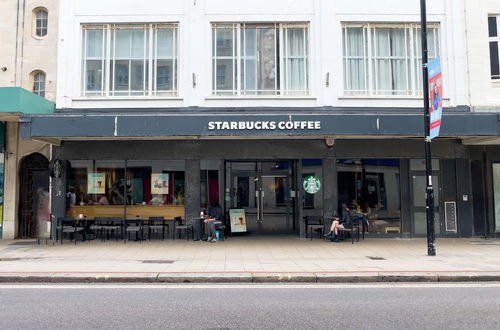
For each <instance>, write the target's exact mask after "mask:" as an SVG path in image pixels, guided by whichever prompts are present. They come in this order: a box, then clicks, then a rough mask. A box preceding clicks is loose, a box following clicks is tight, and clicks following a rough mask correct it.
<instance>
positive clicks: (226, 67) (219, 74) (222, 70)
mask: <svg viewBox="0 0 500 330" xmlns="http://www.w3.org/2000/svg"><path fill="white" fill-rule="evenodd" d="M216 89H217V90H233V89H235V88H234V86H233V60H230V59H229V60H217V68H216Z"/></svg>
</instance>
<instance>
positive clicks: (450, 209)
mask: <svg viewBox="0 0 500 330" xmlns="http://www.w3.org/2000/svg"><path fill="white" fill-rule="evenodd" d="M174 117H175V115H174ZM176 117H178V118H177V119H178V120H177V119H175V120H173V119H172V118H171V117H169V116H160V117H157V116H153V115H151V116H143V117H134V116H123V117H118V119H116V118H117V117H115V116H111V115H106V116H100V115H96V116H83V115H82V116H80V117H78V116H76V118H78V119H75V116H74V115H73V116H66V115H65V114H59V116H57V117H55V118H54V117H49V116H45V117H41V116H33V117H30V120H29V121H26V122H25V123H24V127H23V135H24V136H25V137H37V138H38V139H43V140H46V141H55V142H56V143H58V142H60V146H55V147H54V148H53V159H60V160H67V161H68V164H69V165H70V166H69V167H68V168H67V170H66V171H63V174H62V176H61V178H54V179H53V180H52V185H53V189H52V191H53V196H52V197H53V213H54V214H56V215H59V216H61V215H64V214H66V213H67V212H68V208H69V207H71V206H72V205H68V200H67V198H66V196H67V192H68V191H71V190H73V192H74V193H75V195H77V198H76V200H75V206H77V207H78V206H86V205H87V202H88V201H89V200H90V199H92V200H94V202H97V201H98V198H100V196H99V195H105V196H106V197H107V199H108V202H109V204H110V207H114V208H118V209H120V210H122V212H123V214H126V216H132V215H135V213H137V212H140V211H139V210H140V208H141V207H142V209H143V210H145V209H146V208H148V209H152V207H153V206H169V207H170V208H171V209H176V212H179V211H181V212H182V214H183V215H184V216H185V217H186V218H187V219H190V218H196V217H197V216H199V213H200V211H201V210H206V209H207V208H208V206H209V203H210V202H213V201H218V202H219V203H220V204H221V206H222V207H223V208H224V209H225V210H226V211H227V210H228V209H229V208H243V209H245V212H246V215H247V220H248V229H249V231H251V233H252V234H257V235H266V234H272V235H277V234H292V235H300V236H301V237H303V236H305V228H304V222H303V219H304V216H307V215H321V216H324V217H329V216H331V215H332V214H333V213H334V212H338V210H339V206H340V205H341V203H346V204H348V205H350V206H355V204H358V206H361V205H364V206H365V207H368V208H369V209H370V211H369V212H370V214H369V219H370V228H369V230H370V235H371V236H374V237H391V236H392V237H400V236H401V237H416V236H425V200H424V196H423V191H424V184H425V177H424V164H423V161H422V158H423V143H422V139H421V138H415V137H408V136H407V137H405V136H401V135H403V133H402V132H403V131H407V132H408V131H410V132H411V133H406V135H408V134H411V135H412V136H414V135H416V134H419V133H420V132H419V128H418V127H417V129H415V128H414V127H413V126H414V125H416V123H417V122H420V121H419V120H420V119H421V117H420V116H418V115H414V116H413V115H412V116H401V117H404V118H400V119H399V120H396V119H395V118H394V116H387V117H384V116H382V115H381V116H378V117H379V118H378V119H377V118H372V117H371V116H354V117H352V116H351V118H350V123H349V124H348V122H349V120H348V121H347V122H346V121H344V122H343V121H342V120H345V118H344V117H346V116H339V117H335V116H329V115H321V116H319V115H318V116H312V115H311V116H305V115H304V116H303V117H308V119H310V118H313V119H314V120H305V119H304V120H302V118H301V117H300V116H299V115H294V119H295V121H292V120H291V117H290V116H284V115H282V116H278V115H276V116H264V115H260V116H256V118H258V121H259V122H261V123H260V124H259V126H258V127H257V129H258V132H256V131H255V129H256V127H255V121H253V123H254V124H253V125H254V126H253V127H244V128H243V130H239V129H238V127H237V126H236V130H233V129H234V127H232V126H231V125H232V124H231V122H232V121H233V120H234V118H233V117H235V118H238V116H234V115H232V116H221V117H223V118H225V119H227V123H228V124H227V127H224V122H225V121H223V120H221V121H220V123H221V124H213V125H210V121H211V120H212V118H213V117H212V116H209V115H199V116H192V117H189V116H187V117H186V116H180V115H177V116H176ZM275 117H276V118H275ZM331 117H335V118H333V119H332V118H331ZM347 117H348V116H347ZM355 117H362V118H357V119H356V118H355ZM166 118H167V119H170V120H167V119H166ZM262 118H265V119H266V120H265V122H271V121H275V122H276V123H278V124H279V123H281V122H284V124H283V129H282V131H278V132H276V131H272V130H271V127H270V125H269V124H266V125H264V123H263V122H264V121H263V120H262ZM297 118H299V121H297ZM341 119H342V120H341ZM138 120H140V121H141V123H142V124H141V125H138V124H137V122H138ZM245 120H248V118H247V116H245ZM300 120H302V121H300ZM134 121H135V122H134ZM236 121H238V119H236ZM240 121H241V120H240ZM286 122H290V123H291V124H286ZM296 122H298V124H297V127H294V126H293V125H294V123H296ZM303 122H304V124H303V125H302V123H303ZM317 122H319V123H320V124H316V123H317ZM449 122H450V123H451V122H453V120H450V121H449ZM117 123H118V124H117ZM247 123H251V122H247ZM384 123H386V124H387V125H385V124H384ZM398 123H399V124H398ZM278 124H277V125H278ZM389 124H390V125H389ZM217 125H218V126H217ZM286 125H288V128H287V126H286ZM301 125H302V126H304V127H301ZM316 125H318V126H316ZM412 125H413V126H412ZM139 126H140V128H138V127H139ZM354 126H355V127H354ZM389 126H390V128H388V127H389ZM417 126H418V125H417ZM54 127H55V128H56V129H55V131H54V129H49V128H54ZM179 127H180V128H179ZM410 127H413V128H412V129H413V131H415V132H413V131H411V130H410ZM134 128H135V129H134ZM217 128H219V129H220V130H222V131H217ZM264 128H265V129H264ZM141 130H142V131H141ZM359 130H362V131H363V132H366V133H367V134H365V137H364V138H363V135H359V132H358V131H359ZM146 131H147V132H146ZM376 131H378V132H379V134H374V133H375V132H376ZM48 132H50V134H51V135H48ZM332 132H339V133H341V134H338V135H336V136H335V141H334V143H333V145H332V143H330V142H331V141H327V140H329V139H331V138H332V137H333V134H332ZM355 132H358V134H357V135H355V134H354V133H355ZM452 133H453V132H452ZM452 133H450V135H451V134H452ZM453 134H456V133H453ZM396 135H398V136H396ZM368 136H369V138H368ZM113 140H114V141H113ZM473 148H474V147H470V146H465V145H463V144H462V143H461V141H460V140H459V139H456V138H446V139H438V140H436V141H435V142H433V158H434V160H433V181H434V186H435V191H436V198H435V213H436V219H438V220H439V221H436V233H437V235H438V236H441V237H470V236H473V235H477V228H476V227H477V223H476V220H475V219H474V217H473V214H474V210H473V201H474V200H473V190H472V189H473V188H474V186H473V185H472V184H471V181H472V180H471V161H470V153H471V150H473ZM83 151H84V152H83ZM89 173H93V174H95V173H101V174H99V175H102V181H103V182H102V185H103V186H102V191H93V194H87V195H86V196H82V197H81V200H80V197H79V196H80V195H81V193H82V192H87V193H88V192H89V184H90V182H89V180H90V179H89ZM311 175H312V176H315V177H317V178H319V180H320V182H321V188H320V190H319V191H318V192H317V193H315V194H309V193H307V192H306V191H305V190H304V188H303V181H304V179H305V178H306V177H308V176H311ZM158 178H160V180H159V181H160V182H161V181H165V183H163V185H164V186H167V187H168V188H162V189H166V190H165V191H164V192H163V194H162V193H161V192H160V193H158V192H156V193H154V191H153V190H154V189H156V188H154V187H153V186H154V184H153V185H152V182H153V181H154V180H158ZM158 189H160V188H158ZM111 191H118V192H121V193H120V194H117V195H116V194H115V195H112V193H111ZM155 195H159V196H155ZM120 196H121V198H120ZM156 197H158V198H156ZM84 199H85V200H84ZM82 202H83V204H84V205H80V203H82ZM150 206H151V207H150ZM475 230H476V231H475Z"/></svg>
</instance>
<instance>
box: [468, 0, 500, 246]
mask: <svg viewBox="0 0 500 330" xmlns="http://www.w3.org/2000/svg"><path fill="white" fill-rule="evenodd" d="M465 6H466V7H465V8H466V11H465V12H466V31H467V33H466V40H467V72H468V85H469V88H468V90H469V97H470V106H471V111H473V112H475V113H478V114H486V113H489V114H498V113H499V111H500V95H499V93H498V92H499V90H500V89H499V88H500V84H499V83H500V81H499V77H500V76H499V74H500V71H499V53H498V40H499V39H498V27H499V24H498V22H499V21H498V17H499V13H500V3H499V2H498V1H477V2H474V1H469V0H466V1H465ZM487 63H489V65H488V64H487ZM463 143H464V144H466V145H470V146H471V147H470V148H471V150H472V152H471V165H472V171H473V172H472V175H473V177H474V178H476V180H473V189H474V196H475V199H474V212H475V217H476V218H477V219H478V221H476V223H475V231H476V232H477V233H484V235H486V236H497V235H498V232H499V231H500V190H499V188H500V186H499V184H500V173H499V169H500V167H499V166H500V165H499V162H500V158H499V156H498V155H499V152H500V148H499V145H500V139H499V137H498V136H486V137H485V136H478V137H471V138H467V139H464V140H463Z"/></svg>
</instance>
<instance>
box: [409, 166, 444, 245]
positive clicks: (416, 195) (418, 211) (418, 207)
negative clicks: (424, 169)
mask: <svg viewBox="0 0 500 330" xmlns="http://www.w3.org/2000/svg"><path fill="white" fill-rule="evenodd" d="M411 178H412V200H413V234H414V235H417V236H421V235H426V234H427V210H426V204H425V203H426V201H425V189H426V185H427V183H426V177H425V173H415V172H413V173H412V176H411ZM432 183H433V188H434V233H435V235H436V236H438V235H441V219H440V212H439V176H438V175H433V176H432Z"/></svg>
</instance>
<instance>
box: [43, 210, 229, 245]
mask: <svg viewBox="0 0 500 330" xmlns="http://www.w3.org/2000/svg"><path fill="white" fill-rule="evenodd" d="M203 219H204V218H200V219H198V218H196V219H192V220H186V219H183V217H181V216H176V217H173V218H165V217H163V216H150V217H141V216H135V217H132V218H124V217H102V216H96V217H94V218H90V217H87V216H86V215H83V214H82V215H79V216H77V217H71V216H65V217H59V218H57V220H54V221H53V224H52V225H53V226H55V232H54V233H55V237H54V238H55V240H56V241H60V243H61V244H63V243H64V241H65V240H66V241H71V242H74V244H76V243H77V241H82V242H85V241H89V242H90V241H93V240H98V241H110V240H115V241H120V240H123V241H124V242H125V243H126V242H127V241H137V242H141V241H145V240H152V239H159V240H165V239H166V238H170V239H172V240H175V239H180V238H185V239H186V240H190V239H194V238H195V227H194V225H193V224H194V223H195V222H196V221H199V222H200V229H201V232H202V235H201V236H206V235H207V234H206V231H207V228H205V224H204V222H203V221H202V220H203ZM171 229H172V230H171ZM216 229H217V231H218V232H219V233H218V236H220V240H224V239H225V238H227V235H226V225H225V224H222V225H217V226H216ZM219 234H220V235H219Z"/></svg>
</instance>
